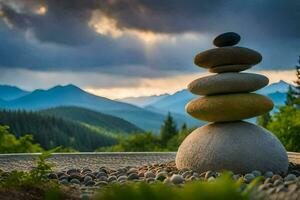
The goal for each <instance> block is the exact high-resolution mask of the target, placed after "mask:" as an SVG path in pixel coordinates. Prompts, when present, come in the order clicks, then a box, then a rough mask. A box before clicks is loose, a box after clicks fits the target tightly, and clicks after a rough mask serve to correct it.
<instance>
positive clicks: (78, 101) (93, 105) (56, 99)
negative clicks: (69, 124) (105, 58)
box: [0, 84, 199, 132]
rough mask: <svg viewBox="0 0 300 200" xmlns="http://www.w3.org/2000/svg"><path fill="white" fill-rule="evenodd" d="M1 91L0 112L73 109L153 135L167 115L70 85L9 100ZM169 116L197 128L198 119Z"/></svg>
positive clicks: (7, 94) (35, 91) (6, 94)
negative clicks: (114, 119)
mask: <svg viewBox="0 0 300 200" xmlns="http://www.w3.org/2000/svg"><path fill="white" fill-rule="evenodd" d="M4 92H5V97H6V100H3V101H2V102H0V107H1V108H3V109H10V110H19V109H23V110H30V111H39V110H44V109H49V108H54V107H59V106H76V107H82V108H87V109H90V110H93V111H97V112H101V113H103V114H108V115H112V116H116V117H119V118H122V119H124V120H126V121H128V122H130V123H132V124H134V125H135V126H137V127H139V128H141V129H143V130H147V131H154V132H158V131H159V129H160V126H161V124H162V123H163V120H164V119H165V117H166V115H167V112H154V111H151V110H148V109H145V108H141V107H139V106H136V105H132V104H128V103H124V102H120V101H114V100H111V99H108V98H104V97H100V96H96V95H93V94H90V93H88V92H86V91H84V90H82V89H80V88H79V87H77V86H75V85H72V84H70V85H66V86H55V87H53V88H50V89H48V90H41V89H38V90H34V91H33V92H30V93H28V94H25V95H21V96H20V97H19V98H13V97H12V96H14V95H15V93H13V92H12V93H11V97H10V91H9V90H7V89H5V90H4V91H2V90H0V93H4ZM24 92H26V91H24ZM7 99H11V100H7ZM172 116H173V117H174V119H175V121H176V122H177V123H178V125H179V126H180V125H181V124H183V123H187V124H188V125H190V126H194V125H199V122H198V121H197V120H195V119H193V118H191V117H188V116H186V115H183V114H180V113H174V114H173V113H172Z"/></svg>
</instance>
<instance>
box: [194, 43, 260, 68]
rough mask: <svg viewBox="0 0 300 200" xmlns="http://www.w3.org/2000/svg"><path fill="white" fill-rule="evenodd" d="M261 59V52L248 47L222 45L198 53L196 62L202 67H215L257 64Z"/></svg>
mask: <svg viewBox="0 0 300 200" xmlns="http://www.w3.org/2000/svg"><path fill="white" fill-rule="evenodd" d="M261 60H262V56H261V55H260V53H258V52H257V51H254V50H252V49H249V48H246V47H220V48H215V49H210V50H207V51H203V52H201V53H199V54H197V55H196V57H195V59H194V63H195V64H196V65H198V66H200V67H204V68H213V67H218V66H223V65H256V64H258V63H259V62H260V61H261Z"/></svg>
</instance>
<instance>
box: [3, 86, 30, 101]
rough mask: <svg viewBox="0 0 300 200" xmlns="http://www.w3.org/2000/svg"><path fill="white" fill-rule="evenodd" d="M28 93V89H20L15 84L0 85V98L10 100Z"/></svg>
mask: <svg viewBox="0 0 300 200" xmlns="http://www.w3.org/2000/svg"><path fill="white" fill-rule="evenodd" d="M27 94H29V92H28V91H25V90H22V89H20V88H18V87H16V86H11V85H0V99H2V100H5V101H10V100H13V99H17V98H20V97H22V96H25V95H27Z"/></svg>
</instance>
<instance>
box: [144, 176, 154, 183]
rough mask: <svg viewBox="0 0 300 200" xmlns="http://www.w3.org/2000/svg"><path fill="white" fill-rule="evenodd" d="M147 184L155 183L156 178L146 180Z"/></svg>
mask: <svg viewBox="0 0 300 200" xmlns="http://www.w3.org/2000/svg"><path fill="white" fill-rule="evenodd" d="M146 182H147V183H153V182H155V178H153V177H149V178H147V179H146Z"/></svg>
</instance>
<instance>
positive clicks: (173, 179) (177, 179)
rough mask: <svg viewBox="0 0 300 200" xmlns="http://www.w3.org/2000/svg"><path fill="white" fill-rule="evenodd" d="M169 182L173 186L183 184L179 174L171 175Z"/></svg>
mask: <svg viewBox="0 0 300 200" xmlns="http://www.w3.org/2000/svg"><path fill="white" fill-rule="evenodd" d="M170 181H171V182H172V183H174V184H181V183H183V182H184V178H183V177H182V176H181V175H179V174H173V175H172V176H171V178H170Z"/></svg>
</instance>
